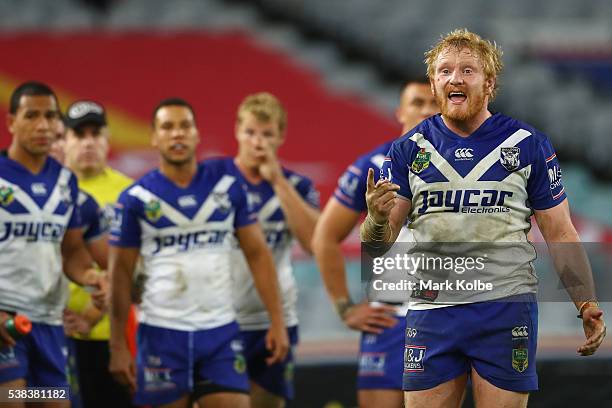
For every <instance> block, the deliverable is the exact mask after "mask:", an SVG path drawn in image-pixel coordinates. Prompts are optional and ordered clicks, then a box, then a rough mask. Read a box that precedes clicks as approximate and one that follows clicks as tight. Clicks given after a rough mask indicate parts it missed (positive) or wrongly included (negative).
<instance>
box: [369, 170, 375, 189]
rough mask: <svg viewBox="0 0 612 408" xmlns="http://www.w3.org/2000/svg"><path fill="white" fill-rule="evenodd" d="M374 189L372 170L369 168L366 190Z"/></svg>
mask: <svg viewBox="0 0 612 408" xmlns="http://www.w3.org/2000/svg"><path fill="white" fill-rule="evenodd" d="M373 188H374V169H372V168H371V167H370V168H369V169H368V186H367V189H368V190H372V189H373Z"/></svg>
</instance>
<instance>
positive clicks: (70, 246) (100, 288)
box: [62, 228, 108, 308]
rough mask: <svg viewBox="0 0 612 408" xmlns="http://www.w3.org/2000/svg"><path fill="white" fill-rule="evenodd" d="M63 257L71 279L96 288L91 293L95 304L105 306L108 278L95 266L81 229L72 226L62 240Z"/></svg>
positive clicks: (65, 271)
mask: <svg viewBox="0 0 612 408" xmlns="http://www.w3.org/2000/svg"><path fill="white" fill-rule="evenodd" d="M62 259H63V262H64V265H63V268H64V273H65V274H66V276H68V278H69V279H70V280H72V281H73V282H75V283H77V284H79V285H81V286H89V287H94V288H96V291H95V292H93V293H92V294H91V297H92V300H93V301H94V304H95V305H96V307H98V308H104V303H105V301H106V293H107V286H108V282H107V278H106V276H105V275H103V274H100V273H99V272H98V271H97V270H96V269H95V268H93V259H92V258H91V255H90V254H89V252H88V251H87V247H86V246H85V242H84V241H83V235H82V232H81V230H80V229H76V228H71V229H68V230H67V231H66V233H65V234H64V239H63V240H62Z"/></svg>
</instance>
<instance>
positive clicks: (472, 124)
mask: <svg viewBox="0 0 612 408" xmlns="http://www.w3.org/2000/svg"><path fill="white" fill-rule="evenodd" d="M490 117H491V112H489V110H488V109H484V110H482V111H480V112H479V113H478V114H476V115H474V116H473V117H471V118H469V119H467V120H455V119H451V118H449V117H448V116H445V115H444V114H442V120H443V121H444V124H445V125H446V127H447V128H449V129H450V130H451V131H453V133H456V134H457V135H459V136H461V137H468V136H470V135H471V134H472V133H474V132H475V131H476V129H478V128H479V127H480V126H481V125H482V124H483V123H484V122H485V121H486V120H487V119H488V118H490Z"/></svg>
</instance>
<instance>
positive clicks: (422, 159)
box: [410, 147, 431, 174]
mask: <svg viewBox="0 0 612 408" xmlns="http://www.w3.org/2000/svg"><path fill="white" fill-rule="evenodd" d="M430 160H431V153H430V152H426V151H425V148H424V147H423V148H421V150H419V151H418V152H417V155H416V157H415V158H414V161H413V162H412V165H411V166H410V169H412V172H413V173H415V174H419V173H420V172H422V171H423V170H425V169H426V168H428V167H429V161H430Z"/></svg>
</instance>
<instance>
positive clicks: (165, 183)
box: [109, 161, 257, 331]
mask: <svg viewBox="0 0 612 408" xmlns="http://www.w3.org/2000/svg"><path fill="white" fill-rule="evenodd" d="M231 172H232V169H231V168H230V165H229V163H227V162H224V161H209V162H205V163H201V164H199V165H198V169H197V173H196V174H195V176H194V177H193V180H192V181H191V184H190V185H189V186H188V187H186V188H181V187H179V186H177V185H176V184H174V183H173V182H172V181H170V180H169V179H168V178H166V177H165V176H164V175H163V174H162V173H161V172H160V171H159V170H154V171H152V172H150V173H148V174H146V175H145V176H144V177H142V178H141V179H140V180H138V181H137V182H135V183H134V184H133V185H132V186H130V187H128V188H127V189H126V190H125V191H124V192H123V193H122V194H121V196H120V197H119V200H118V203H117V205H116V210H115V220H114V222H113V225H112V228H111V237H110V240H109V242H110V244H111V245H114V246H119V247H128V248H129V247H135V248H140V254H141V256H142V258H143V262H144V272H143V273H144V275H145V283H144V291H143V295H142V303H141V305H140V312H141V313H140V316H139V320H140V322H142V323H146V324H148V325H151V326H156V327H162V328H167V329H174V330H185V331H194V330H203V329H211V328H215V327H220V326H222V325H225V324H228V323H230V322H232V321H233V320H234V319H235V313H234V310H233V307H232V302H231V299H232V293H231V277H230V256H231V254H232V251H233V248H234V247H235V246H236V238H235V235H234V233H235V231H236V229H238V228H240V227H244V226H247V225H249V224H252V223H254V222H256V221H257V216H256V214H255V213H254V212H253V211H252V210H251V209H250V208H249V205H248V203H247V195H246V192H245V189H244V186H243V184H242V181H241V180H240V179H239V178H238V177H236V176H235V175H232V174H231Z"/></svg>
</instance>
